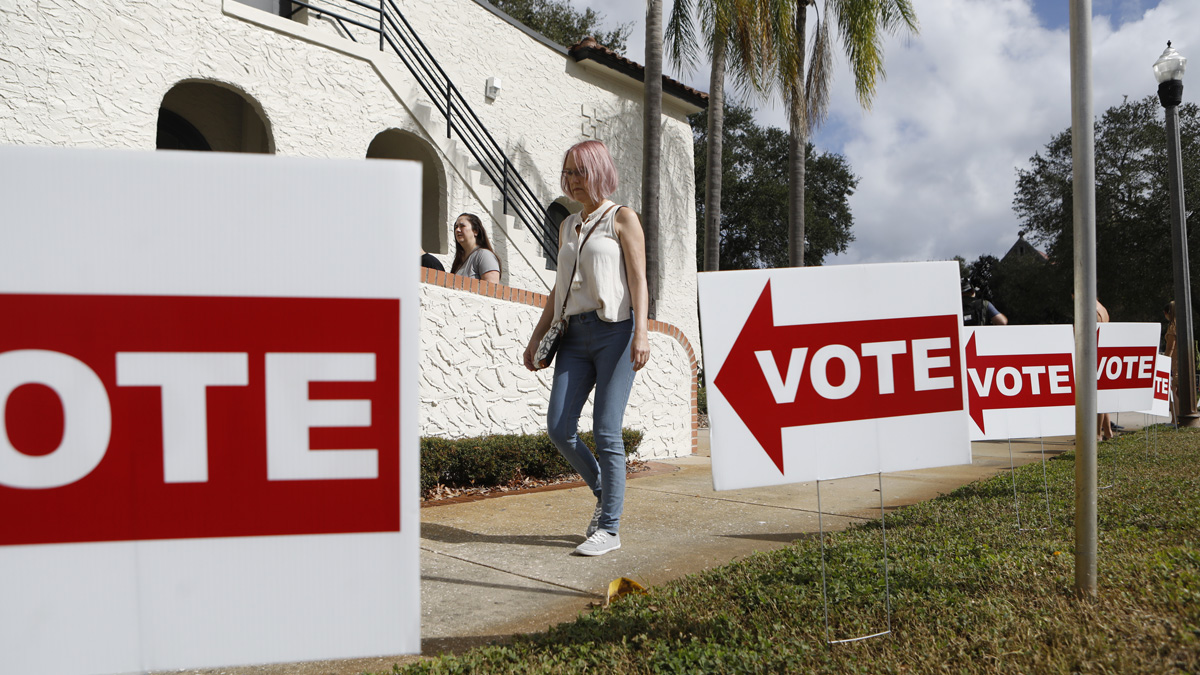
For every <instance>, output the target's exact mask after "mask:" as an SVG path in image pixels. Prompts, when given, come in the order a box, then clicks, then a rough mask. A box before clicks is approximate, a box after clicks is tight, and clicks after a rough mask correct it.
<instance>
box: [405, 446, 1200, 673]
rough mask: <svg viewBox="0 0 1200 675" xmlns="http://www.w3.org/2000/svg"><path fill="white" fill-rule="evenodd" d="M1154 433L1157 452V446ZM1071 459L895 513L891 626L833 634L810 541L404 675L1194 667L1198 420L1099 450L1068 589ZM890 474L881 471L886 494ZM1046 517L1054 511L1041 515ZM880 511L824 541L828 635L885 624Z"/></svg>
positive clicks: (890, 545) (1199, 662)
mask: <svg viewBox="0 0 1200 675" xmlns="http://www.w3.org/2000/svg"><path fill="white" fill-rule="evenodd" d="M1155 446H1156V447H1155ZM1074 466H1075V464H1074V455H1073V454H1066V455H1062V456H1060V457H1058V458H1056V459H1054V460H1052V461H1049V462H1047V464H1046V467H1045V468H1046V475H1047V476H1048V487H1049V518H1048V517H1047V501H1046V488H1045V487H1044V485H1045V483H1044V482H1043V469H1042V465H1041V464H1032V465H1029V466H1026V467H1022V468H1020V469H1018V470H1017V472H1016V485H1017V488H1016V489H1017V499H1018V501H1019V505H1020V514H1021V524H1022V525H1023V526H1025V527H1027V528H1028V527H1039V528H1040V527H1045V528H1046V529H1029V530H1027V531H1019V530H1018V528H1017V516H1016V511H1015V509H1014V495H1013V483H1012V478H1011V477H1010V476H1009V475H1008V474H1007V473H1005V474H1004V475H1001V476H997V477H995V478H992V479H989V480H986V481H982V482H979V483H974V484H971V485H968V486H966V487H964V488H961V489H959V490H956V491H955V492H953V493H951V494H949V495H945V496H943V497H941V498H938V499H935V500H933V501H929V502H925V503H921V504H918V505H915V506H911V507H908V508H905V509H902V510H899V511H897V512H895V513H892V514H889V515H888V517H887V523H886V534H887V557H888V574H889V581H890V587H891V593H890V600H891V610H892V612H891V628H892V634H891V635H888V636H884V637H880V638H875V639H871V640H866V641H861V642H855V643H849V644H834V645H827V644H826V642H825V638H826V628H825V614H824V610H823V607H824V604H823V602H822V592H821V588H822V581H821V579H822V576H821V545H820V541H819V539H818V538H816V537H813V538H808V539H804V540H800V541H797V542H796V543H795V544H794V545H792V546H790V547H788V548H785V549H782V550H779V551H775V552H771V553H763V554H759V555H754V556H751V557H749V558H747V559H745V560H743V561H740V562H737V563H734V564H731V565H728V566H726V567H722V568H719V569H716V570H712V571H710V572H707V573H704V574H699V575H693V576H689V577H686V578H684V579H680V580H678V581H675V582H672V583H670V584H666V585H663V586H659V587H655V588H652V589H651V590H650V593H649V594H648V595H645V596H626V597H623V598H621V599H619V600H617V601H616V602H614V603H613V604H612V605H611V606H610V607H608V608H605V609H596V610H594V611H592V612H590V613H588V614H585V615H581V616H580V617H579V618H578V619H577V620H576V621H574V622H572V623H566V624H562V625H560V626H558V627H556V628H553V629H551V630H549V631H547V632H545V633H538V634H533V635H526V636H520V637H517V638H514V639H513V640H512V641H511V642H509V643H507V644H502V645H495V646H489V647H484V648H480V649H476V650H473V651H470V652H468V653H466V654H463V655H460V656H446V657H441V658H438V659H431V660H427V661H423V662H420V663H416V664H413V665H410V666H408V667H406V668H396V669H395V670H396V672H400V673H529V672H533V673H698V672H708V673H743V672H744V673H871V674H875V673H1029V674H1031V675H1032V674H1038V675H1040V674H1043V673H1115V674H1117V673H1119V674H1122V675H1123V674H1128V673H1200V524H1198V521H1200V430H1184V431H1173V430H1170V429H1169V428H1167V429H1163V430H1162V431H1160V432H1159V433H1158V435H1157V443H1155V442H1154V441H1153V438H1152V440H1151V443H1150V444H1149V447H1148V445H1147V441H1146V437H1145V436H1143V435H1142V434H1141V433H1135V434H1129V435H1126V436H1123V437H1121V438H1119V439H1117V440H1114V441H1111V442H1107V443H1104V444H1102V445H1101V446H1100V469H1099V471H1100V483H1101V485H1111V487H1108V488H1107V489H1103V490H1101V491H1100V492H1099V513H1100V538H1099V555H1098V560H1099V565H1098V567H1099V595H1098V598H1097V599H1095V600H1080V599H1077V598H1076V596H1075V593H1074V564H1075V563H1074V555H1073V549H1074V544H1073V541H1074V532H1073V529H1072V514H1073V510H1074ZM886 486H887V482H886V477H885V483H884V489H885V490H886ZM1048 520H1049V522H1048V523H1047V521H1048ZM881 535H882V532H881V528H880V524H879V522H875V523H874V524H869V525H866V526H861V527H856V528H852V529H850V530H847V531H845V532H840V533H837V534H833V535H828V536H827V537H826V542H825V543H826V546H825V565H826V579H827V584H828V596H829V605H828V609H829V627H830V635H831V637H833V638H834V639H838V638H845V637H853V636H857V635H863V634H868V633H873V632H876V631H880V630H884V629H885V628H886V627H887V614H886V602H885V600H886V594H885V593H884V592H883V589H884V586H883V579H882V577H883V574H882V572H883V566H882V563H881V558H882V553H883V547H882V543H883V538H882V536H881Z"/></svg>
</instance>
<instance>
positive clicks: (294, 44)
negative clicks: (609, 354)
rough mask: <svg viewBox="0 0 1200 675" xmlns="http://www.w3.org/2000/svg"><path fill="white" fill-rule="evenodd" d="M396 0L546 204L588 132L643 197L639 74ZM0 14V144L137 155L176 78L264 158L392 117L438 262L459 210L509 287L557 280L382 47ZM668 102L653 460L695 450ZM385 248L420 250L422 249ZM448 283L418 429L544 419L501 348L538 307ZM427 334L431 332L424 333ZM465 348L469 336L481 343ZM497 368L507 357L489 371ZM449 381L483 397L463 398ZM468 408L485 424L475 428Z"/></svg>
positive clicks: (648, 389)
mask: <svg viewBox="0 0 1200 675" xmlns="http://www.w3.org/2000/svg"><path fill="white" fill-rule="evenodd" d="M398 4H399V6H400V8H401V10H402V11H404V12H405V13H406V15H407V17H408V19H409V21H410V22H411V23H412V24H413V25H414V27H415V28H416V30H417V31H418V33H420V34H421V36H422V38H423V39H424V40H425V42H426V44H428V45H429V47H430V48H431V49H432V50H433V51H434V52H435V53H436V54H437V57H438V59H439V61H440V62H441V64H442V66H443V67H444V68H445V70H446V71H447V73H448V74H449V75H450V77H451V78H452V79H454V81H455V82H456V83H457V85H458V86H459V88H460V89H461V90H462V91H463V93H464V95H465V96H466V97H467V99H468V101H469V103H470V105H471V106H472V107H473V108H474V109H475V111H476V112H477V114H478V115H479V117H480V118H481V119H482V120H483V122H484V123H485V124H486V125H487V126H488V128H489V130H490V131H491V133H492V135H493V136H494V137H495V138H496V139H497V141H498V142H499V143H500V145H501V146H502V147H503V148H504V149H505V151H506V153H507V154H508V155H509V157H510V158H511V159H512V160H513V161H514V162H515V163H516V165H517V167H518V168H519V170H520V171H521V172H522V174H523V176H524V177H525V179H526V180H527V181H528V182H529V183H530V184H531V186H532V187H533V189H534V190H535V192H537V193H538V194H539V196H540V197H542V198H543V199H544V201H545V202H546V203H549V202H550V201H552V200H553V199H555V198H557V197H559V195H560V192H561V191H560V189H559V180H558V179H559V170H560V167H561V160H562V154H563V152H564V151H565V149H566V148H567V147H569V146H570V145H571V144H573V143H576V142H578V141H580V140H585V139H587V138H597V137H598V138H601V139H602V140H604V141H605V142H606V143H608V144H609V146H610V147H611V149H612V152H613V155H614V158H615V159H616V161H617V163H618V168H619V170H620V172H621V186H620V189H619V190H618V191H617V193H616V194H615V195H613V197H614V199H615V200H616V201H618V202H621V203H625V204H628V205H630V206H632V207H633V208H635V209H639V208H640V206H641V204H640V184H641V143H642V121H641V119H642V116H641V96H642V93H641V85H640V83H638V82H635V81H633V80H632V79H630V78H628V77H626V76H624V75H619V74H617V73H615V72H612V71H610V70H608V69H606V68H604V67H601V66H597V65H595V64H580V63H575V62H574V60H573V59H571V58H569V57H567V56H565V55H564V54H563V53H562V52H561V50H557V49H555V48H552V47H549V46H547V45H546V44H545V43H543V42H541V41H540V40H537V39H535V38H533V37H531V36H530V35H528V34H527V33H525V32H523V31H521V30H518V29H516V28H515V27H514V26H512V25H511V24H509V23H508V22H506V21H504V20H503V19H502V18H500V17H498V16H497V15H496V14H494V13H493V12H491V11H489V10H488V9H486V8H485V7H482V6H481V5H479V4H478V3H477V2H475V1H474V0H439V1H438V2H428V1H427V0H400V1H399V2H398ZM0 12H2V14H0V15H2V16H3V26H4V27H3V29H2V30H0V53H3V54H4V58H3V59H0V143H4V144H14V145H60V146H83V147H101V148H129V149H142V150H151V149H153V148H154V147H155V146H156V132H157V122H158V111H159V107H160V105H162V102H163V99H164V97H165V96H166V95H167V93H168V92H169V91H171V90H172V88H173V87H175V86H176V85H178V84H180V83H184V82H207V83H213V84H217V85H219V86H221V87H224V88H226V89H228V90H230V91H233V92H236V93H237V94H238V95H239V96H241V97H243V98H244V99H245V100H247V101H248V102H249V104H250V105H249V108H248V109H250V110H252V111H254V112H255V113H256V114H259V115H261V117H262V119H263V122H264V128H265V129H266V130H267V133H268V134H270V142H269V143H268V145H267V146H266V147H272V148H274V151H275V152H276V153H277V154H281V155H292V156H304V157H316V158H363V157H365V155H366V153H367V148H368V146H369V145H370V144H371V141H372V140H373V139H374V138H375V137H376V136H377V135H378V134H380V133H381V132H383V131H385V130H388V129H399V130H402V131H406V132H409V133H411V134H413V135H414V136H416V137H419V138H421V139H424V141H425V142H428V143H429V147H430V148H431V149H432V156H433V157H435V158H436V160H437V161H438V162H439V166H438V171H439V172H440V175H441V177H442V180H441V181H440V184H441V185H442V186H443V187H442V188H441V189H440V191H439V193H438V197H439V199H440V200H442V201H441V203H439V204H438V205H436V206H437V208H438V209H439V211H440V213H442V214H444V215H443V218H442V220H443V221H444V227H445V233H444V237H442V238H441V240H442V241H448V242H451V244H450V246H449V247H448V248H447V250H446V251H434V253H435V254H439V257H440V258H441V259H442V260H443V262H444V263H446V265H447V268H448V267H449V261H450V258H451V257H452V252H453V245H452V242H453V237H452V236H451V235H450V228H451V220H452V219H453V217H454V215H456V214H458V213H460V212H464V211H466V212H473V213H477V214H479V215H480V216H481V217H483V218H484V222H485V224H486V225H487V226H488V228H489V230H490V231H491V234H492V237H493V239H494V240H498V245H497V249H498V250H499V251H500V252H501V254H502V258H503V262H504V268H505V270H504V276H503V277H502V281H503V282H504V283H505V284H506V285H508V286H511V287H516V288H525V289H530V290H533V291H539V292H544V291H546V290H547V288H548V283H549V282H550V281H551V280H552V279H553V273H551V272H547V270H546V269H545V260H544V259H543V258H541V257H540V256H538V255H536V253H535V252H534V249H535V246H534V241H533V238H532V237H531V236H530V235H529V234H528V232H527V231H525V230H524V229H523V228H519V227H517V226H516V224H515V223H514V222H513V219H512V217H511V216H504V215H502V214H501V213H500V212H499V208H498V205H497V203H498V201H499V194H498V192H497V191H495V190H494V189H493V188H492V187H491V186H489V185H487V183H486V181H484V180H482V179H481V178H480V175H479V172H478V170H475V169H473V168H472V166H471V165H472V161H471V160H470V158H469V157H468V156H467V155H466V154H465V152H464V151H463V149H462V148H461V146H460V145H459V144H458V142H457V141H449V140H446V138H445V137H446V132H445V126H444V122H442V121H441V120H440V119H438V118H437V115H436V113H433V112H432V110H433V106H432V104H431V102H430V101H429V100H427V99H426V97H425V95H424V94H423V93H422V92H421V91H420V89H419V86H418V85H417V83H416V81H415V80H414V79H413V78H412V76H411V74H410V73H409V72H408V71H407V70H406V69H405V68H404V66H403V64H402V63H401V61H400V60H399V59H398V58H397V57H396V56H395V55H393V54H387V53H383V52H380V51H379V50H378V48H377V45H378V43H377V42H375V43H374V44H371V43H370V42H365V43H355V42H353V41H351V40H348V39H346V38H345V37H342V36H340V35H338V34H337V32H336V31H335V30H333V29H332V28H331V27H330V26H329V25H328V23H325V22H321V21H312V22H310V23H311V24H312V25H307V24H305V23H301V22H298V21H292V20H289V19H285V18H282V17H278V16H275V15H272V14H271V13H269V12H264V11H261V10H258V9H254V8H252V7H250V6H249V5H246V4H242V3H239V2H236V1H235V0H94V1H93V2H89V3H86V4H81V3H78V2H76V1H74V0H40V1H39V2H36V3H34V2H9V3H5V6H4V8H3V9H2V10H0ZM489 76H496V77H500V78H501V79H502V81H503V90H502V92H501V94H500V96H499V97H498V98H497V99H496V100H495V101H489V100H488V99H486V97H485V96H484V83H485V81H486V78H487V77H489ZM664 111H665V114H664V116H663V127H664V152H663V158H664V162H663V185H664V188H663V202H662V205H661V207H660V208H661V213H662V221H663V226H664V228H665V229H664V238H663V241H664V247H663V256H662V257H663V261H664V269H665V275H664V276H665V279H664V282H663V283H662V284H661V288H662V291H663V294H662V296H661V297H660V300H659V312H658V315H657V318H658V319H660V320H661V321H664V322H666V323H668V324H670V325H671V326H673V327H674V328H671V329H670V330H672V331H675V332H678V333H679V334H680V339H679V340H677V339H673V338H670V337H667V336H665V335H662V334H659V333H655V334H653V335H652V342H651V346H652V349H653V350H654V355H655V357H654V361H653V367H651V368H650V369H649V370H647V371H646V372H645V373H643V374H640V375H639V378H638V383H637V384H636V385H635V387H634V398H633V401H632V402H631V405H630V417H629V418H628V419H627V425H629V426H638V428H642V429H643V430H645V431H646V432H647V434H648V435H649V437H648V439H647V445H645V446H644V450H645V453H646V454H647V455H648V456H663V455H666V454H679V452H681V451H682V450H681V449H682V448H687V447H690V441H688V440H687V437H688V434H690V430H691V426H690V423H689V421H688V419H687V418H688V416H689V415H690V413H686V412H681V411H683V408H685V407H686V405H685V404H686V402H687V399H688V397H689V388H690V386H691V384H690V383H691V360H690V357H687V356H686V355H682V354H683V352H686V351H687V349H683V350H682V351H681V348H680V347H679V345H680V344H695V345H699V319H698V316H697V312H696V281H695V278H696V275H695V248H694V246H695V237H694V235H693V232H694V228H695V212H694V208H693V196H694V188H693V168H692V167H693V165H692V144H691V132H690V129H689V128H688V126H687V121H686V118H685V113H686V112H687V108H686V106H685V105H684V104H682V103H680V102H679V101H677V100H674V99H670V98H669V97H668V99H667V100H664ZM297 189H298V190H319V189H320V186H297ZM64 190H69V186H64ZM328 198H329V199H337V196H336V195H329V196H328ZM335 225H336V224H331V226H335ZM396 255H397V256H411V258H413V259H415V257H416V252H415V251H397V252H396ZM461 295H462V294H461V293H459V292H457V291H453V290H450V289H444V288H442V289H437V290H434V289H430V288H427V289H426V290H425V293H424V296H423V306H424V307H425V308H426V309H425V312H424V316H425V317H426V318H424V319H423V323H422V336H423V337H422V340H423V342H428V347H429V348H428V349H427V352H426V356H427V357H428V359H427V361H425V363H426V364H427V368H426V369H427V370H428V373H425V374H423V378H422V384H421V387H422V389H421V391H422V394H421V395H422V400H423V401H428V404H427V405H425V406H423V409H422V410H423V415H424V416H425V419H424V420H423V422H422V424H423V425H425V426H423V432H428V433H438V434H444V435H450V436H463V435H472V434H475V433H486V432H487V431H489V430H499V428H503V429H504V430H511V429H514V428H519V429H520V430H525V431H528V430H534V429H539V428H541V427H542V425H543V423H544V405H545V391H546V390H545V382H543V381H542V380H543V378H544V377H545V376H533V375H529V374H527V373H525V372H524V371H523V370H521V369H520V368H519V365H520V364H518V363H517V362H516V360H515V357H514V356H512V355H511V354H510V352H512V350H513V345H514V344H520V346H521V347H522V348H523V344H524V340H525V339H526V338H527V333H528V331H529V330H530V328H531V326H532V325H533V322H534V321H535V320H536V310H535V309H532V308H530V307H529V306H520V305H514V306H512V307H510V306H508V305H507V304H503V303H502V305H497V304H496V302H495V301H494V300H491V301H488V300H482V299H480V298H478V297H471V298H463V297H459V296H461ZM508 304H511V303H508ZM439 322H446V323H444V324H443V323H439ZM427 330H429V331H436V332H433V333H430V334H429V336H428V337H426V332H427ZM455 331H461V333H454V332H455ZM447 334H457V335H461V336H462V338H463V339H464V340H466V341H467V343H468V344H471V345H472V347H471V348H469V349H449V348H448V347H446V346H445V344H449V343H445V342H444V341H445V340H446V339H447ZM435 336H436V339H435ZM680 340H682V342H681V341H680ZM475 342H482V343H483V347H484V348H483V351H482V352H476V351H475V348H474V347H475V345H474V343H475ZM688 349H690V347H689V348H688ZM698 352H699V350H698V349H697V350H695V354H694V355H693V356H698ZM515 353H516V354H519V353H520V350H519V349H517V350H516V352H515ZM501 362H506V363H511V364H512V367H511V368H510V367H508V366H503V367H501V366H498V365H495V364H497V363H501ZM463 373H470V374H471V375H470V377H471V379H473V380H474V382H475V386H476V387H478V388H480V389H481V390H482V391H483V392H484V394H485V395H483V396H477V397H476V398H477V399H478V400H474V399H471V398H470V397H469V396H467V393H468V392H470V391H471V390H469V389H467V388H465V387H464V386H462V385H461V381H462V378H461V377H459V376H461V375H462V374H463ZM489 378H491V379H489ZM493 380H494V381H493ZM442 387H448V389H446V390H445V391H443V390H442ZM676 389H677V390H676ZM514 391H515V392H516V393H515V394H514V393H513V392H514ZM460 399H465V402H464V401H463V400H460ZM495 400H498V401H499V403H496V404H495V405H493V402H494V401H495ZM681 400H682V401H684V403H680V401H681ZM456 406H459V407H456ZM539 406H541V407H539ZM472 417H474V418H476V419H477V420H491V421H495V424H496V425H499V427H497V426H493V425H492V424H491V423H489V424H486V425H485V424H478V423H476V424H472V423H471V422H470V421H469V420H470V418H472Z"/></svg>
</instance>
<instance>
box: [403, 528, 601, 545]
mask: <svg viewBox="0 0 1200 675" xmlns="http://www.w3.org/2000/svg"><path fill="white" fill-rule="evenodd" d="M421 538H422V539H429V540H431V541H437V542H441V543H443V544H467V543H476V544H477V543H488V544H517V545H519V546H551V547H554V548H571V549H573V548H575V547H576V546H578V545H579V544H580V543H582V542H583V537H582V536H580V535H577V534H559V535H532V534H530V535H513V534H480V533H478V532H471V531H470V530H463V529H460V528H457V527H450V526H449V525H439V524H437V523H421Z"/></svg>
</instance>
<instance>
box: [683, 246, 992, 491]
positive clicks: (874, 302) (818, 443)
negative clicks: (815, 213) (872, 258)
mask: <svg viewBox="0 0 1200 675" xmlns="http://www.w3.org/2000/svg"><path fill="white" fill-rule="evenodd" d="M957 275H958V272H957V268H956V267H955V266H954V264H953V263H912V264H899V265H848V266H836V267H817V268H804V269H783V270H763V271H745V272H721V273H711V274H701V275H700V314H701V322H702V328H703V330H704V357H705V368H706V371H707V372H709V373H713V374H714V375H711V376H710V377H711V378H712V379H711V380H710V383H711V386H710V387H709V393H708V403H709V417H710V423H711V438H710V440H711V443H712V456H713V481H714V485H715V486H716V488H717V489H719V490H720V489H734V488H739V487H749V486H754V485H771V484H783V483H791V482H800V481H806V480H813V479H830V478H839V477H844V476H853V475H861V474H866V473H874V472H877V471H901V470H906V469H915V468H924V467H929V466H945V465H949V464H962V463H970V461H971V455H970V444H969V442H968V440H967V433H968V432H967V426H966V421H967V417H966V405H965V400H964V395H965V391H964V387H963V383H964V375H963V360H962V344H961V339H960V328H961V323H962V318H961V311H962V310H961V301H960V297H959V293H958V281H957V279H958V276H957Z"/></svg>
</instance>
